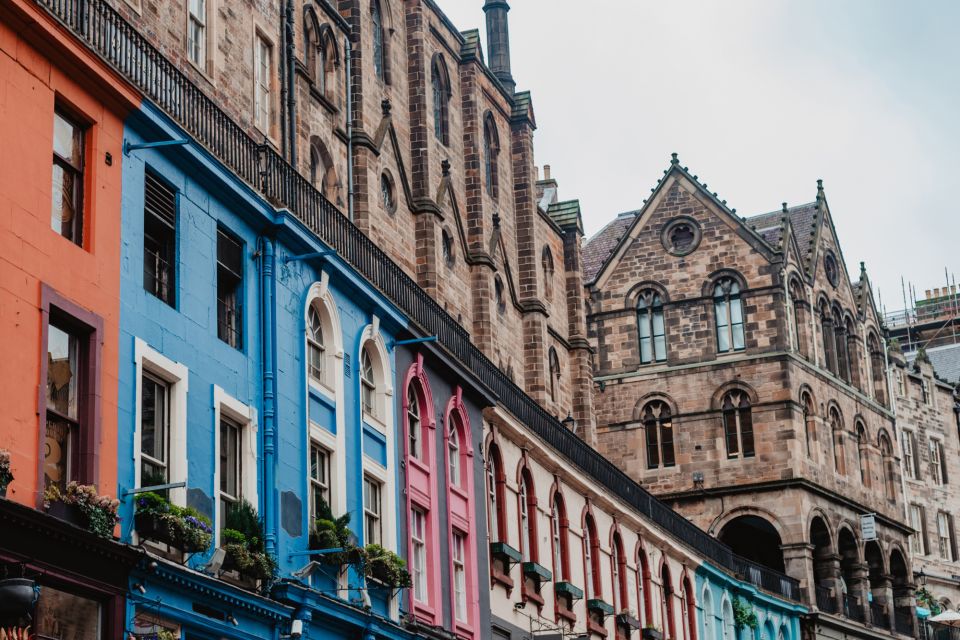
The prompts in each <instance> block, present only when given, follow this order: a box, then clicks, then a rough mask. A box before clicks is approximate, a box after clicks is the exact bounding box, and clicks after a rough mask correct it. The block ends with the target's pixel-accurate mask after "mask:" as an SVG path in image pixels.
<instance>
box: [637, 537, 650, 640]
mask: <svg viewBox="0 0 960 640" xmlns="http://www.w3.org/2000/svg"><path fill="white" fill-rule="evenodd" d="M650 589H651V586H650V565H649V563H648V562H647V554H646V552H644V550H643V549H639V550H638V551H637V608H638V609H640V611H638V612H637V616H638V617H640V621H641V622H642V623H643V624H644V625H646V626H649V625H652V624H653V600H652V599H651V593H650Z"/></svg>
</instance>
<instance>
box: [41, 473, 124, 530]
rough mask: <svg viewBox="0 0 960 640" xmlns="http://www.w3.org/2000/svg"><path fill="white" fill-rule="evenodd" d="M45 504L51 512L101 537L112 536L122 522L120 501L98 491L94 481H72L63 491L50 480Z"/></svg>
mask: <svg viewBox="0 0 960 640" xmlns="http://www.w3.org/2000/svg"><path fill="white" fill-rule="evenodd" d="M43 506H44V508H45V509H47V511H49V512H50V513H51V514H53V515H55V516H57V517H61V518H64V519H66V520H68V521H73V522H74V523H75V524H77V525H78V526H81V527H84V528H86V529H87V530H88V531H90V532H91V533H93V534H95V535H97V536H100V537H101V538H112V537H113V529H114V527H116V526H117V523H118V522H120V517H119V516H118V515H117V507H119V506H120V501H119V500H116V499H114V498H111V497H110V496H101V495H98V494H97V488H96V487H95V486H93V485H91V484H77V483H76V482H71V483H70V484H68V485H67V488H66V489H65V490H63V491H61V490H60V487H59V486H58V485H55V484H51V485H50V486H48V487H47V488H46V490H45V491H44V492H43Z"/></svg>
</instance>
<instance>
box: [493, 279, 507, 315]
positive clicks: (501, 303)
mask: <svg viewBox="0 0 960 640" xmlns="http://www.w3.org/2000/svg"><path fill="white" fill-rule="evenodd" d="M493 293H494V299H495V300H496V303H497V313H499V314H500V315H503V314H504V313H505V312H506V311H507V300H506V297H505V296H504V294H503V280H501V279H500V276H495V277H494V279H493Z"/></svg>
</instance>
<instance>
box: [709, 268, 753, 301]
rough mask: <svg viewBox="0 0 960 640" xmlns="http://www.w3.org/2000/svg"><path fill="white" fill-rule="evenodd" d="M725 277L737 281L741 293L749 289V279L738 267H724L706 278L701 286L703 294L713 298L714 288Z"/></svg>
mask: <svg viewBox="0 0 960 640" xmlns="http://www.w3.org/2000/svg"><path fill="white" fill-rule="evenodd" d="M724 278H731V279H732V280H733V281H734V282H736V283H737V285H738V286H739V287H740V295H743V293H744V292H745V291H746V290H747V279H746V278H745V277H744V276H743V274H742V273H740V272H739V271H737V270H736V269H730V268H723V269H717V270H716V271H714V272H713V273H711V274H709V275H708V276H707V278H706V280H704V281H703V284H702V286H701V291H700V293H701V295H703V296H704V297H706V298H710V299H713V290H714V289H715V288H716V286H717V283H718V282H720V281H721V280H723V279H724Z"/></svg>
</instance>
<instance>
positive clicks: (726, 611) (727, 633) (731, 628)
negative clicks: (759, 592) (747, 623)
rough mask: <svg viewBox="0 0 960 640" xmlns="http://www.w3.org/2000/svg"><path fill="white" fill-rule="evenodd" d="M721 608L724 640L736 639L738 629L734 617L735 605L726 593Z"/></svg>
mask: <svg viewBox="0 0 960 640" xmlns="http://www.w3.org/2000/svg"><path fill="white" fill-rule="evenodd" d="M720 608H721V610H722V615H723V640H736V639H737V631H736V626H735V622H734V618H733V606H732V605H731V604H730V600H729V599H728V598H727V597H726V595H724V598H723V603H722V604H721V605H720Z"/></svg>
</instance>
